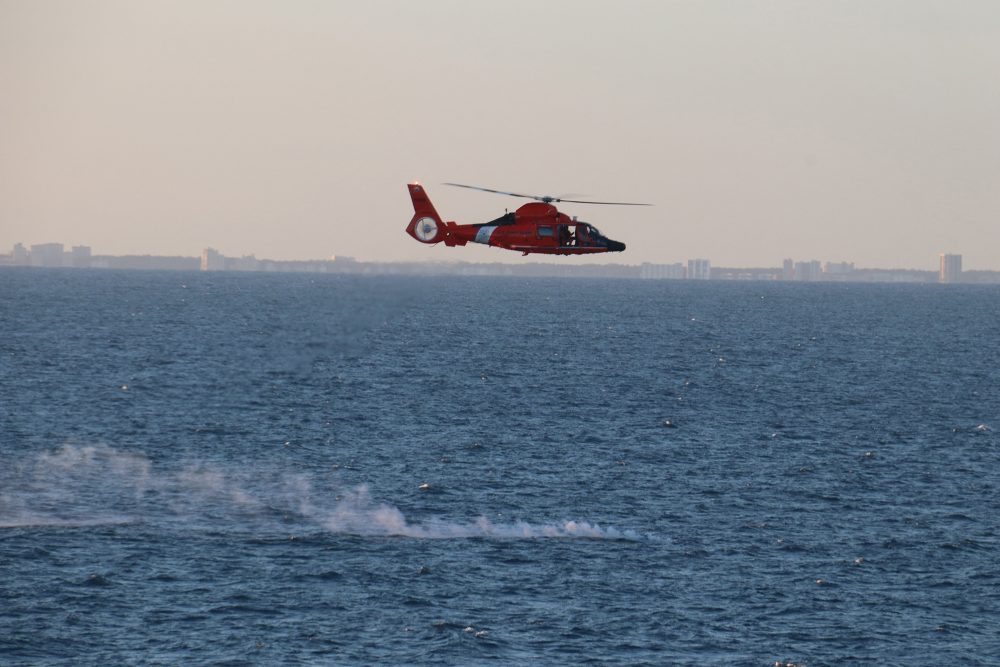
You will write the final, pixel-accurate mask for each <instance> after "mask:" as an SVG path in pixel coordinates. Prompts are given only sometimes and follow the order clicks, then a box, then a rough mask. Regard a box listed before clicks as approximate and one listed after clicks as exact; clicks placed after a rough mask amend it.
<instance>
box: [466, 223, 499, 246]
mask: <svg viewBox="0 0 1000 667" xmlns="http://www.w3.org/2000/svg"><path fill="white" fill-rule="evenodd" d="M496 228H497V226H496V225H492V226H491V225H484V226H483V227H480V228H479V231H477V232H476V238H474V239H472V240H473V241H475V242H476V243H485V244H487V245H489V243H490V237H491V236H493V230H494V229H496Z"/></svg>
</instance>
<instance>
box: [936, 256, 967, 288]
mask: <svg viewBox="0 0 1000 667" xmlns="http://www.w3.org/2000/svg"><path fill="white" fill-rule="evenodd" d="M940 260H941V263H940V269H939V270H938V282H939V283H957V282H959V281H961V280H962V256H961V255H947V254H944V253H941V255H940Z"/></svg>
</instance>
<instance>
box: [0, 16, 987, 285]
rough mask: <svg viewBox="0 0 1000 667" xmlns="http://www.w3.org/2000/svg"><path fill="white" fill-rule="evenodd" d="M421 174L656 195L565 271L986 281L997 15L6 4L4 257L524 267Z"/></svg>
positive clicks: (0, 241)
mask: <svg viewBox="0 0 1000 667" xmlns="http://www.w3.org/2000/svg"><path fill="white" fill-rule="evenodd" d="M412 180H419V181H421V182H423V183H424V184H425V185H426V186H427V189H428V192H429V193H430V195H431V198H432V199H433V201H434V203H435V205H436V206H437V208H438V211H439V212H440V213H441V214H442V216H443V217H445V218H446V219H450V220H457V221H458V222H482V221H485V220H488V219H492V218H494V217H496V216H497V215H499V214H502V213H503V211H504V208H505V207H509V208H511V209H513V208H515V207H516V206H518V205H519V203H520V202H519V200H515V199H510V198H505V197H500V196H497V195H491V194H485V193H475V192H468V191H463V190H460V189H457V188H449V187H445V186H442V185H440V183H441V182H442V181H457V182H460V183H472V184H478V185H485V186H488V187H495V188H501V189H511V190H515V191H526V192H537V193H540V194H562V193H575V194H586V195H589V196H591V197H593V198H599V199H612V200H619V199H624V200H633V201H645V202H653V203H655V204H656V206H655V207H652V208H649V209H640V208H629V207H622V208H616V207H597V206H594V207H584V206H579V205H569V204H566V205H562V206H561V210H563V211H565V212H567V213H569V214H571V215H572V214H576V215H579V216H580V217H581V219H585V220H588V221H590V222H592V223H594V224H595V225H597V226H598V227H599V228H600V229H601V230H602V231H603V232H605V233H606V234H608V235H609V236H611V237H612V238H614V239H618V240H621V241H624V242H625V243H626V244H628V246H629V247H628V250H627V251H626V252H625V253H624V254H621V255H607V256H603V257H601V256H598V257H596V258H558V260H559V261H563V262H567V263H580V262H587V261H597V262H605V261H608V260H609V259H610V260H612V261H617V262H623V263H628V264H637V263H640V262H659V263H669V262H675V261H684V260H686V259H688V258H691V257H709V258H711V260H712V262H713V264H715V265H719V266H775V265H778V264H780V262H781V260H782V258H784V257H794V258H796V259H819V260H823V261H826V260H834V261H838V260H846V261H854V262H855V263H856V264H857V265H858V266H859V267H860V266H882V267H911V268H927V269H930V268H936V266H937V254H938V253H940V252H958V253H962V254H963V255H964V257H965V262H964V264H965V268H966V269H976V268H980V269H1000V2H997V1H996V0H982V1H978V0H962V1H958V2H955V1H944V0H942V1H921V0H858V1H851V0H838V1H832V0H831V1H819V0H773V1H763V0H758V1H754V0H730V1H721V0H719V1H712V0H700V1H694V0H691V1H673V2H671V1H665V0H655V1H649V2H628V1H623V2H611V1H607V2H584V1H581V0H567V1H558V2H556V1H546V2H538V1H534V2H518V1H512V0H507V1H505V2H489V3H487V2H470V1H466V0H454V1H444V0H421V1H420V2H402V1H399V2H373V1H372V2H369V1H366V2H362V1H360V0H356V1H352V2H336V1H332V0H297V1H281V2H279V1H278V0H274V1H270V2H264V1H260V0H229V1H222V0H197V1H195V0H191V1H183V0H181V1H178V0H169V1H168V0H149V1H141V0H122V1H107V0H92V1H85V0H66V1H50V0H23V1H17V0H0V252H8V251H9V248H10V247H11V246H12V245H13V244H14V243H16V242H23V243H25V244H33V243H43V242H50V241H55V242H62V243H65V244H67V245H71V244H74V245H75V244H86V245H90V246H92V247H93V250H94V252H95V253H97V254H179V255H189V256H190V255H197V254H199V253H200V252H201V249H202V248H204V247H206V246H213V247H216V248H218V249H219V250H220V251H222V252H223V253H224V254H226V255H242V254H250V253H254V254H256V255H257V256H258V257H267V258H275V259H307V258H321V257H327V256H330V255H332V254H344V255H353V256H355V257H357V258H358V259H362V260H466V261H513V262H521V261H537V260H538V257H537V256H536V257H528V258H523V259H522V258H521V256H520V255H518V254H516V253H512V252H509V251H502V250H497V249H491V248H486V247H483V246H474V247H473V246H467V247H465V248H446V247H444V246H443V245H441V246H424V245H422V244H419V243H417V242H416V241H414V240H413V239H412V238H410V237H409V236H407V235H406V234H405V233H404V232H403V229H404V227H405V226H406V224H407V222H408V221H409V219H410V216H411V215H412V207H411V206H410V201H409V198H408V196H407V191H406V187H405V184H406V183H407V182H409V181H412ZM552 261H555V260H552Z"/></svg>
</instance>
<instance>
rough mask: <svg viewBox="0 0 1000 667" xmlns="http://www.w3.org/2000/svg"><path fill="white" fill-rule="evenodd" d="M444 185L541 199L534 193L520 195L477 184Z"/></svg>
mask: <svg viewBox="0 0 1000 667" xmlns="http://www.w3.org/2000/svg"><path fill="white" fill-rule="evenodd" d="M444 185H450V186H452V187H455V188H468V189H470V190H482V191H483V192H493V193H496V194H498V195H508V196H510V197H524V198H525V199H537V200H539V201H541V200H542V197H536V196H535V195H522V194H518V193H516V192H504V191H503V190H492V189H490V188H481V187H479V186H478V185H462V184H461V183H444Z"/></svg>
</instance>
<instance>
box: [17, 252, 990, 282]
mask: <svg viewBox="0 0 1000 667" xmlns="http://www.w3.org/2000/svg"><path fill="white" fill-rule="evenodd" d="M541 259H542V257H539V256H536V257H534V258H533V259H531V260H528V261H526V262H522V263H520V264H511V263H509V262H465V261H440V260H439V261H403V262H392V261H389V262H365V261H358V260H357V259H356V258H354V257H351V256H340V255H337V256H330V257H329V258H326V259H321V258H312V259H296V260H277V259H268V258H258V257H257V256H256V254H250V255H242V256H227V255H225V254H224V253H222V252H220V251H219V250H217V249H215V248H204V249H203V250H202V251H201V254H200V256H191V255H174V256H162V255H150V254H145V255H124V256H116V255H98V254H94V253H93V252H92V249H91V247H90V246H72V247H70V248H69V249H67V248H66V246H65V245H64V244H62V243H42V244H32V245H30V246H27V247H26V246H25V245H24V244H22V243H18V244H16V245H15V246H14V247H13V248H12V249H11V252H10V253H7V254H3V253H0V267H35V268H94V269H159V270H187V271H194V270H199V271H244V272H246V271H250V272H305V273H435V272H443V273H457V274H463V275H539V276H541V275H551V276H558V275H564V276H580V277H583V276H605V277H631V278H642V279H651V280H675V279H685V280H777V281H796V282H817V281H826V282H831V281H833V282H938V283H1000V271H989V270H975V269H973V270H969V271H964V270H963V267H962V255H960V254H950V253H940V254H939V255H938V269H937V270H936V271H932V270H929V269H920V268H900V267H893V268H885V267H863V266H862V267H858V266H855V263H854V262H846V261H829V260H828V261H824V262H821V261H819V260H800V261H796V260H795V259H793V258H788V257H786V258H785V259H783V260H782V262H781V265H780V266H756V267H753V266H719V265H713V264H712V261H711V259H709V258H693V259H688V260H687V261H686V262H657V263H654V262H642V263H641V264H625V263H620V262H605V263H600V264H598V263H590V264H580V263H572V262H566V261H565V260H556V261H544V260H543V261H539V260H541ZM476 267H479V268H476ZM498 267H502V268H498Z"/></svg>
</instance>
